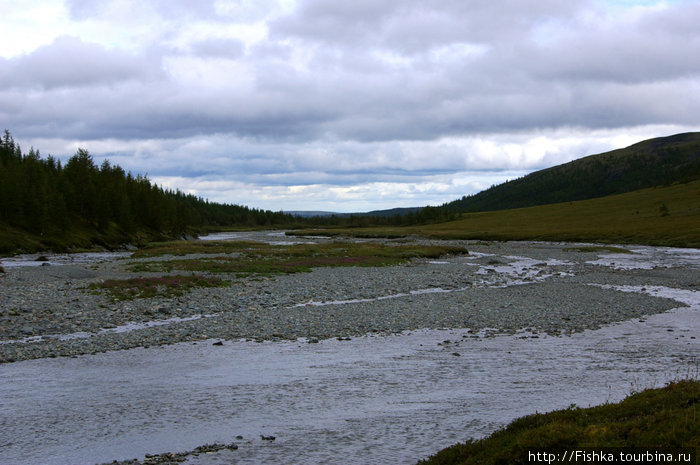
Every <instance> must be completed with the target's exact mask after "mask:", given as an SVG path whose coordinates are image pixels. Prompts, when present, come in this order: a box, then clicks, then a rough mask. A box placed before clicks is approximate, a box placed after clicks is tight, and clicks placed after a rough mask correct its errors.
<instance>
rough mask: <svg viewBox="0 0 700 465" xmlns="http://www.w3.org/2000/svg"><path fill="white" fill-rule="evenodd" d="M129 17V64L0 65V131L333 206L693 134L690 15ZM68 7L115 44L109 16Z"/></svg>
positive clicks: (515, 10) (697, 77)
mask: <svg viewBox="0 0 700 465" xmlns="http://www.w3.org/2000/svg"><path fill="white" fill-rule="evenodd" d="M132 3H133V5H134V7H135V11H136V13H135V14H138V15H141V16H139V17H137V18H135V21H137V22H138V24H139V25H140V27H142V26H143V25H144V24H146V25H148V26H149V27H150V29H148V30H147V32H148V33H147V34H145V33H144V34H145V35H147V36H148V40H149V42H148V43H139V42H138V40H139V37H140V36H138V35H135V36H133V37H132V36H129V37H130V39H129V47H128V48H125V50H129V51H124V50H120V49H118V48H113V47H112V46H110V47H107V46H105V45H99V44H98V43H93V42H91V40H97V38H95V39H93V38H90V39H89V38H87V37H88V36H86V35H80V36H79V35H78V32H76V33H75V34H76V36H75V37H71V36H68V35H64V36H61V37H58V38H56V39H55V40H54V41H53V42H52V43H50V44H48V45H44V46H41V47H39V48H37V49H35V50H34V51H33V52H31V53H28V54H26V55H22V56H16V57H11V58H0V126H2V127H0V129H2V128H4V127H7V128H8V129H10V130H11V131H12V132H13V134H16V135H18V136H21V137H28V138H38V137H45V138H50V137H53V138H62V139H64V140H79V141H85V142H86V143H85V145H86V146H87V148H88V149H90V146H91V145H97V146H99V147H101V148H100V149H99V153H101V154H103V155H105V156H109V154H110V153H111V154H113V155H114V156H115V157H117V159H116V160H115V161H117V162H120V164H122V165H123V166H126V167H130V169H134V170H136V171H140V172H150V173H152V174H154V173H160V175H162V176H173V177H177V176H180V177H183V178H187V177H188V175H189V176H190V177H192V176H202V177H206V176H209V177H211V176H213V175H214V174H225V176H229V177H230V178H231V179H235V180H237V182H240V183H245V182H250V183H252V184H251V185H261V186H262V185H275V186H284V185H288V184H298V185H310V184H314V183H327V184H328V185H337V186H350V185H354V184H355V183H362V182H364V183H380V182H394V183H409V182H411V180H415V181H416V182H419V180H423V179H428V178H430V179H435V177H437V176H443V175H444V176H447V175H449V173H457V172H466V171H470V172H475V171H477V170H484V169H495V170H497V169H512V170H521V169H535V168H539V167H544V164H546V163H550V164H551V163H555V162H557V161H560V160H561V161H568V160H566V157H567V156H569V157H571V156H573V155H571V153H569V154H568V155H567V154H566V153H563V152H562V151H561V150H559V149H557V150H554V149H552V150H550V151H547V152H546V153H542V154H539V155H537V156H533V155H529V154H526V153H523V152H519V151H518V150H516V148H514V147H516V146H518V144H520V145H521V146H523V145H524V146H527V144H528V140H529V139H527V137H524V136H523V137H524V138H521V139H518V141H519V142H518V143H510V142H503V141H506V140H509V137H510V136H511V135H516V136H517V135H523V134H526V135H529V136H528V137H531V138H535V139H536V138H537V137H538V136H537V134H541V133H543V132H545V133H552V132H558V131H563V130H565V131H573V132H575V133H576V134H579V136H577V137H591V136H580V134H583V133H582V132H581V131H588V132H589V133H592V132H596V131H608V130H618V131H621V132H623V133H625V134H628V133H635V134H636V133H637V132H634V131H633V129H634V128H635V127H662V126H660V125H667V126H663V127H685V128H692V127H697V125H699V124H700V92H698V87H700V63H699V62H698V61H697V60H695V59H694V57H695V56H698V55H700V29H698V28H697V27H696V26H695V25H696V24H697V23H698V20H700V5H698V4H697V2H679V3H672V4H669V5H668V7H666V8H649V9H642V10H639V11H638V12H637V13H635V14H634V15H621V16H615V14H614V12H613V13H611V12H609V11H607V10H605V9H604V6H605V4H603V3H599V2H593V1H587V0H576V1H571V2H561V1H560V0H542V1H531V2H523V1H522V0H508V1H503V2H493V1H490V0H475V1H470V2H464V1H458V0H440V1H435V2H423V1H418V0H402V1H399V0H388V1H383V2H376V1H367V0H358V1H354V2H328V1H322V0H305V1H300V2H299V3H298V5H297V6H296V7H295V8H292V9H291V10H289V11H287V10H284V9H282V8H281V7H278V6H276V3H275V0H269V1H267V2H264V3H263V2H255V4H253V3H252V2H238V3H233V2H232V3H226V4H223V3H222V4H218V5H217V4H216V2H214V1H206V2H195V3H193V2H189V1H185V0H182V1H174V2H171V1H154V2H132ZM129 4H131V3H129V2H126V3H120V4H119V7H120V8H121V10H119V11H122V10H123V11H128V10H126V9H124V8H125V7H124V5H129ZM222 5H223V6H222ZM68 7H69V12H70V14H71V15H72V17H73V18H75V19H78V20H79V22H80V24H91V23H90V22H91V21H93V19H94V18H99V20H100V21H101V22H102V23H100V24H113V25H114V27H118V26H117V23H110V21H111V19H110V18H109V15H110V12H111V11H113V10H114V9H115V4H114V3H113V2H112V1H110V0H99V1H95V2H92V1H91V2H85V1H81V0H70V1H69V2H68ZM224 7H225V8H224ZM123 19H124V18H121V17H120V19H119V20H120V21H121V20H123ZM263 23H264V24H266V27H267V29H265V27H264V26H261V24H263ZM1 25H2V24H1V20H0V26H1ZM255 28H257V29H255ZM252 29H255V31H254V33H251V32H249V31H250V30H252ZM139 30H140V31H141V30H143V29H139ZM246 31H248V32H246ZM266 31H267V32H266ZM265 34H267V37H266V38H265ZM78 36H79V37H81V38H77V37H78ZM110 37H119V34H113V35H111V36H110ZM134 37H135V38H134ZM641 133H644V134H646V133H645V132H644V131H641V132H640V134H641ZM606 134H607V133H606ZM659 135H661V134H659ZM513 137H515V136H513ZM600 137H603V136H600ZM611 137H612V136H607V135H606V136H605V140H606V141H609V140H612V138H611ZM451 139H454V140H460V141H461V142H460V143H455V144H454V145H452V146H450V145H449V144H446V143H445V142H444V141H445V140H451ZM486 139H490V140H498V141H501V142H499V143H503V144H506V145H508V147H509V149H508V150H505V149H496V148H494V147H491V146H490V145H488V144H486V145H487V147H486V148H484V147H485V146H484V145H483V144H482V145H479V144H477V143H475V142H474V140H480V141H483V140H486ZM516 139H517V137H516ZM560 139H561V140H564V139H565V138H563V137H561V138H560ZM561 140H558V141H557V142H556V144H560V145H561V144H564V142H562V141H561ZM104 141H109V142H104ZM142 141H145V142H143V147H144V148H143V149H139V150H143V156H141V157H140V158H139V157H134V158H129V157H128V156H127V155H126V154H128V153H130V150H132V151H133V150H135V149H130V148H129V147H132V146H140V144H141V143H142ZM192 141H198V142H201V141H209V142H208V143H207V144H202V145H201V146H197V147H195V148H193V146H192V144H191V143H192ZM465 141H466V142H465ZM606 143H608V142H606ZM110 144H111V145H112V146H119V147H120V148H118V149H113V150H110V149H109V145H110ZM195 145H196V144H195ZM535 146H536V147H539V145H537V144H535ZM535 146H533V147H535ZM579 146H580V147H582V146H583V145H578V146H577V147H579ZM595 146H596V147H599V148H602V147H606V146H605V144H604V143H602V142H601V143H599V144H598V145H595ZM566 147H570V146H569V145H566ZM531 150H535V149H534V148H531ZM537 150H539V148H538V149H537ZM562 150H563V149H562ZM513 153H515V154H516V155H513ZM586 154H587V153H585V152H581V153H576V155H578V156H583V155H586ZM201 160H205V161H201ZM149 167H150V168H149ZM499 167H500V168H499ZM426 182H427V181H426ZM440 182H443V181H440ZM465 185H466V184H465ZM470 185H471V184H470ZM450 192H452V191H450ZM445 200H449V198H448V199H445Z"/></svg>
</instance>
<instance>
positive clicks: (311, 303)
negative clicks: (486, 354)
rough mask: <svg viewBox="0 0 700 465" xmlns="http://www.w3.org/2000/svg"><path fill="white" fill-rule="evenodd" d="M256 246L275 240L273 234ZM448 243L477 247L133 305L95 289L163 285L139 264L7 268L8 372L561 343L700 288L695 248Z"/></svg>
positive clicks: (0, 351) (1, 328) (4, 326)
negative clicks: (119, 355) (83, 362)
mask: <svg viewBox="0 0 700 465" xmlns="http://www.w3.org/2000/svg"><path fill="white" fill-rule="evenodd" d="M274 237H275V238H278V236H277V235H276V236H274ZM253 238H254V239H255V238H256V237H253ZM258 238H259V239H262V240H266V239H267V240H269V235H268V236H266V235H265V234H264V233H259V237H258ZM280 240H283V239H280ZM287 240H289V239H287ZM315 240H322V239H315ZM402 241H404V242H405V241H406V239H402ZM415 241H420V242H428V241H425V240H422V239H415ZM385 242H391V241H385ZM437 243H440V244H444V243H445V242H437ZM450 244H453V245H461V246H464V247H466V248H468V250H469V254H468V255H461V256H452V257H444V258H441V259H439V260H428V259H417V260H414V261H412V262H410V263H407V264H404V265H399V266H390V267H374V268H365V267H345V268H316V269H314V270H313V271H311V272H309V273H297V274H291V275H282V276H276V277H255V276H254V277H247V278H237V277H236V276H235V275H226V274H223V275H222V274H217V276H218V277H220V278H224V279H227V280H231V282H232V284H231V285H230V286H228V287H217V288H198V289H194V290H192V291H191V292H189V293H187V294H185V295H182V296H179V297H172V298H163V297H157V298H144V299H133V300H125V301H113V300H112V299H110V297H109V296H108V295H106V294H104V293H103V292H95V291H94V290H91V289H89V286H90V284H92V283H99V282H102V281H104V280H105V279H113V278H118V279H120V278H128V277H134V276H154V275H156V274H154V273H135V272H133V271H129V267H130V265H132V264H133V263H135V262H137V261H138V260H137V259H132V258H128V257H127V258H124V257H120V258H118V259H108V258H105V257H101V259H102V261H97V262H87V263H72V264H71V263H70V262H69V263H67V264H60V263H57V264H52V265H48V266H5V273H2V274H0V361H1V362H13V361H20V360H27V359H36V358H45V357H57V356H76V355H80V354H90V353H98V352H105V351H110V350H119V349H128V348H134V347H148V346H154V345H164V344H172V343H176V342H184V341H199V340H208V339H216V340H240V339H252V340H276V339H291V340H294V339H298V338H305V340H307V341H308V342H316V341H318V340H322V339H327V338H349V337H355V336H360V335H363V334H368V333H382V334H389V333H398V332H401V331H405V330H412V329H418V328H433V329H438V328H469V329H471V330H472V331H473V332H474V333H475V334H477V333H478V334H481V335H489V334H498V333H501V334H503V333H505V334H513V333H516V332H517V331H519V330H523V329H527V330H529V331H530V332H531V333H533V334H535V335H536V334H537V333H543V332H544V333H548V334H556V335H559V334H567V333H575V332H581V331H583V330H585V329H595V328H599V327H600V326H602V325H605V324H608V323H612V322H617V321H625V320H629V319H632V318H643V317H644V316H645V315H650V314H655V313H660V312H664V311H666V310H668V309H670V308H674V307H678V306H680V305H682V304H679V302H677V301H675V300H671V299H667V298H662V297H657V296H654V295H651V294H652V293H651V292H645V291H646V290H647V289H652V288H655V287H664V288H673V289H680V290H688V291H697V290H698V289H699V286H700V278H699V276H700V273H698V266H699V265H698V262H700V252H699V251H697V250H692V249H664V248H654V247H641V246H639V247H637V246H630V247H627V249H628V252H629V253H622V252H623V251H620V250H614V249H612V250H611V249H605V248H603V247H592V246H590V245H588V246H582V245H572V244H563V243H519V242H509V243H500V242H488V243H487V242H474V241H450ZM162 259H164V260H168V259H172V257H163V258H162ZM141 260H143V259H141ZM49 263H50V262H49ZM620 286H637V289H638V290H639V292H621V288H620Z"/></svg>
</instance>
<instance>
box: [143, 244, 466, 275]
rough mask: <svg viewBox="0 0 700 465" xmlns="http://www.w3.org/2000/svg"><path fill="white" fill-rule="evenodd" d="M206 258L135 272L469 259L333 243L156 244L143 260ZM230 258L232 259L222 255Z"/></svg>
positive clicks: (409, 248) (426, 250)
mask: <svg viewBox="0 0 700 465" xmlns="http://www.w3.org/2000/svg"><path fill="white" fill-rule="evenodd" d="M202 253H204V254H206V255H205V256H198V257H195V258H187V257H183V258H181V259H173V260H166V261H162V260H154V261H146V262H140V263H136V264H133V265H131V267H130V269H131V271H137V272H142V271H146V272H153V271H155V272H170V271H173V270H182V271H189V272H209V273H235V274H238V275H251V274H261V275H274V274H286V273H298V272H306V271H310V270H311V269H312V268H317V267H336V266H389V265H397V264H399V263H403V262H406V261H408V260H411V259H413V258H438V257H441V256H445V255H457V254H467V253H468V251H467V249H465V248H464V247H452V246H422V245H386V244H375V243H352V242H334V243H329V244H297V245H292V246H280V245H269V244H263V243H255V242H236V241H232V242H219V243H214V244H209V243H202V242H189V243H188V242H170V243H161V244H154V245H153V246H151V247H148V248H146V249H144V250H143V251H140V253H139V254H138V256H146V257H155V256H162V255H187V254H202ZM222 254H227V255H222Z"/></svg>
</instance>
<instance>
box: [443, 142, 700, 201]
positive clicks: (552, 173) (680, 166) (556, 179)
mask: <svg viewBox="0 0 700 465" xmlns="http://www.w3.org/2000/svg"><path fill="white" fill-rule="evenodd" d="M696 179H700V132H689V133H683V134H676V135H673V136H668V137H659V138H655V139H649V140H646V141H642V142H638V143H636V144H634V145H631V146H629V147H627V148H623V149H617V150H612V151H610V152H605V153H601V154H597V155H589V156H587V157H584V158H580V159H577V160H574V161H571V162H569V163H565V164H563V165H558V166H554V167H551V168H547V169H543V170H540V171H536V172H534V173H530V174H528V175H527V176H524V177H522V178H519V179H515V180H512V181H508V182H505V183H503V184H499V185H497V186H493V187H491V188H489V189H486V190H484V191H481V192H479V193H477V194H474V195H471V196H464V197H462V198H461V199H458V200H455V201H452V202H449V203H446V204H444V205H443V206H442V208H445V209H447V210H449V211H453V212H455V211H457V212H476V211H493V210H504V209H511V208H521V207H530V206H535V205H545V204H550V203H559V202H571V201H575V200H585V199H591V198H596V197H605V196H607V195H613V194H622V193H625V192H631V191H635V190H638V189H644V188H648V187H656V186H663V185H670V184H673V183H677V182H680V183H685V182H690V181H693V180H696Z"/></svg>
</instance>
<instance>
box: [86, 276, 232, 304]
mask: <svg viewBox="0 0 700 465" xmlns="http://www.w3.org/2000/svg"><path fill="white" fill-rule="evenodd" d="M230 284H231V283H230V281H225V280H222V279H219V278H215V277H209V276H201V275H191V276H161V277H149V278H129V279H108V280H106V281H103V282H101V283H95V284H91V285H90V289H93V290H104V291H106V292H107V293H108V294H109V295H110V296H111V297H112V299H114V300H130V299H136V298H140V299H143V298H150V297H176V296H180V295H182V294H184V293H185V292H187V291H189V290H191V289H193V288H196V287H224V286H228V285H230Z"/></svg>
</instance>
